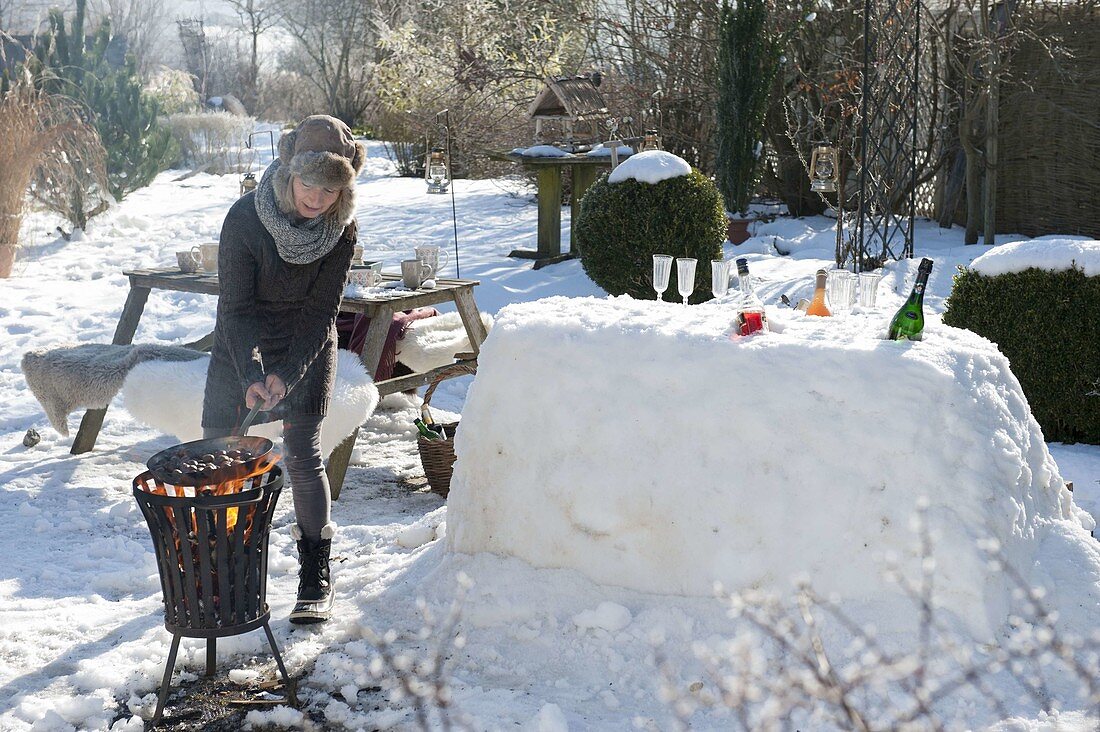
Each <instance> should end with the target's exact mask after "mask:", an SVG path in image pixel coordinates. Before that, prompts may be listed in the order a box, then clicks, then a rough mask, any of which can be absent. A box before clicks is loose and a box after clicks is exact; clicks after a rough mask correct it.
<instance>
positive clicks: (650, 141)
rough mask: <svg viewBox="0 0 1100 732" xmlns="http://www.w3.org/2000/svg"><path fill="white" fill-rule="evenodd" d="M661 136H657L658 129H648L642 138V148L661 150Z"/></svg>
mask: <svg viewBox="0 0 1100 732" xmlns="http://www.w3.org/2000/svg"><path fill="white" fill-rule="evenodd" d="M660 149H661V138H660V137H658V136H657V130H646V131H645V137H643V138H642V150H660Z"/></svg>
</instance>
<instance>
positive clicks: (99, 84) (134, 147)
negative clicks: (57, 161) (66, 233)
mask: <svg viewBox="0 0 1100 732" xmlns="http://www.w3.org/2000/svg"><path fill="white" fill-rule="evenodd" d="M85 2H86V0H77V3H76V12H75V14H74V16H73V19H72V23H71V26H70V28H69V29H66V23H65V17H64V15H63V14H62V13H61V11H59V10H56V9H55V10H51V11H50V15H49V30H48V31H47V32H46V33H44V34H42V35H41V36H40V37H39V39H38V43H37V45H36V47H35V49H34V56H33V58H31V59H29V60H28V66H29V68H30V70H31V72H32V74H33V76H34V78H35V84H36V86H38V87H39V88H40V89H42V90H43V91H46V92H49V93H53V94H62V95H65V96H68V97H71V98H73V99H74V100H76V101H77V102H78V103H79V104H80V105H81V106H82V107H83V109H84V113H85V114H86V115H87V121H88V122H90V123H91V124H92V125H94V127H95V128H96V130H97V131H98V133H99V137H100V140H101V141H102V144H103V146H104V148H105V149H106V151H107V170H106V173H107V181H106V182H107V186H106V187H107V190H103V185H102V181H101V180H99V179H97V177H96V176H91V175H87V176H83V177H82V176H81V173H82V168H81V166H80V165H76V166H74V172H75V175H76V177H77V178H78V180H77V181H76V182H75V183H74V182H71V181H69V182H67V183H65V184H64V185H62V184H61V183H60V181H58V180H53V179H50V178H48V177H44V176H40V177H39V178H38V179H37V180H36V182H35V187H34V189H33V190H32V193H33V194H34V195H35V197H36V198H38V199H39V200H41V201H42V202H44V203H46V204H47V205H48V206H50V207H51V208H53V209H54V210H56V211H58V212H59V213H62V214H63V215H65V216H66V217H67V218H68V219H69V221H70V222H71V223H72V224H73V225H74V226H77V227H80V228H83V227H84V225H85V223H86V221H87V219H88V218H90V217H92V216H94V215H96V214H97V213H99V212H101V211H103V210H105V209H106V207H107V203H108V194H109V195H110V196H111V197H113V198H115V199H116V200H121V199H122V198H123V197H124V196H125V195H126V194H128V193H130V192H131V191H134V190H137V189H138V188H141V187H142V186H145V185H148V183H149V182H150V181H151V180H152V179H153V178H154V177H155V176H156V174H157V173H159V172H160V171H161V170H164V169H165V168H166V167H168V165H169V164H171V162H172V161H173V160H174V159H175V155H176V150H175V144H174V141H173V140H172V136H171V133H170V132H169V131H168V130H167V129H164V128H161V127H159V126H158V124H157V115H158V112H159V110H158V109H157V103H156V101H155V100H154V99H153V98H151V97H150V96H148V95H147V94H145V93H144V92H143V90H142V83H141V79H140V77H139V75H138V73H137V66H136V62H135V61H134V59H133V57H132V56H129V55H127V56H126V57H125V59H124V61H123V62H122V64H121V65H119V64H115V63H112V62H111V60H110V55H111V52H112V51H113V50H114V49H113V47H114V46H115V45H117V43H118V41H116V40H115V39H114V38H113V36H112V35H111V26H110V23H109V22H108V21H106V20H105V21H103V22H102V23H101V24H100V26H99V27H98V29H97V30H96V33H95V36H94V37H93V39H92V41H91V43H90V44H88V43H87V40H86V36H85V33H84V15H85ZM119 40H121V39H119Z"/></svg>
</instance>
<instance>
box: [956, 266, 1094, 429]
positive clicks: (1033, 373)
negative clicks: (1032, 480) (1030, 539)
mask: <svg viewBox="0 0 1100 732" xmlns="http://www.w3.org/2000/svg"><path fill="white" fill-rule="evenodd" d="M943 322H944V323H947V324H948V325H954V326H957V327H960V328H967V329H969V330H972V331H974V332H975V333H978V334H979V335H982V336H985V337H986V338H988V339H989V340H991V341H993V342H994V343H996V344H997V346H998V347H999V348H1000V349H1001V352H1002V353H1003V354H1004V355H1005V356H1006V357H1007V358H1008V360H1009V363H1010V364H1011V365H1012V372H1013V373H1014V374H1016V378H1018V379H1019V380H1020V385H1021V386H1022V387H1023V389H1024V394H1025V395H1026V396H1027V399H1028V402H1029V403H1030V404H1031V411H1032V414H1034V415H1035V419H1036V420H1037V421H1038V422H1039V424H1040V425H1041V426H1042V428H1043V435H1044V437H1045V438H1046V439H1047V440H1051V441H1058V442H1087V443H1091V444H1094V445H1096V444H1100V337H1098V336H1100V276H1098V277H1086V276H1085V274H1084V272H1083V271H1082V270H1080V269H1076V268H1075V269H1070V270H1065V271H1059V272H1048V271H1043V270H1039V269H1035V268H1030V269H1027V270H1025V271H1023V272H1016V273H1010V274H1002V275H997V276H994V277H988V276H985V275H982V274H980V273H978V272H974V271H972V270H966V269H963V270H961V271H960V273H959V274H958V275H956V277H955V283H954V287H953V289H952V291H951V296H950V297H949V298H948V300H947V304H946V311H945V312H944V316H943Z"/></svg>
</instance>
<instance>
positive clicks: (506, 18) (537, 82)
mask: <svg viewBox="0 0 1100 732" xmlns="http://www.w3.org/2000/svg"><path fill="white" fill-rule="evenodd" d="M571 1H572V0H560V2H559V3H558V7H556V8H555V7H554V4H553V3H545V2H541V1H540V0H512V2H510V3H509V4H508V5H507V10H508V12H507V13H503V12H501V8H500V3H499V2H497V1H496V0H466V1H465V2H463V3H461V4H456V3H449V2H439V1H438V0H435V1H433V2H432V3H431V4H425V5H422V6H421V8H420V9H419V10H418V11H417V12H416V13H414V14H409V15H406V16H405V17H404V19H403V20H402V19H401V15H400V14H397V15H396V18H397V20H396V21H391V20H380V21H379V28H380V29H381V38H380V42H379V51H380V55H381V58H380V60H379V61H378V63H377V65H376V66H375V75H374V81H375V89H376V93H377V95H378V101H379V106H380V110H379V111H380V114H379V115H378V116H377V117H376V118H375V121H376V122H377V123H378V125H379V127H380V128H381V130H382V132H383V134H385V135H386V136H387V137H388V138H389V139H391V140H396V141H400V142H402V143H406V146H405V147H403V148H401V151H403V152H407V153H408V155H407V156H405V165H406V167H409V168H413V167H415V159H416V158H417V157H419V155H418V154H417V153H419V154H422V152H423V151H422V149H421V148H420V147H419V145H417V146H416V153H414V152H413V149H412V145H411V144H412V143H419V144H421V145H422V144H423V142H424V140H425V138H429V140H430V142H431V144H442V143H443V142H444V139H443V136H442V134H441V132H442V131H441V129H440V126H439V124H438V123H439V122H440V121H444V118H445V120H446V121H449V137H450V141H451V144H452V147H451V153H452V161H453V162H454V163H455V167H456V168H457V169H458V170H459V172H460V174H462V175H469V174H470V173H471V172H472V171H475V170H476V171H477V172H480V169H481V166H483V165H485V162H484V160H485V157H484V156H483V155H480V154H477V153H478V152H479V151H480V149H481V148H493V147H496V148H501V147H503V148H505V149H508V148H511V147H513V146H515V145H516V144H517V143H518V142H519V141H520V140H522V139H524V138H526V137H527V134H528V125H529V120H528V118H527V114H526V108H527V106H528V105H529V104H530V102H531V100H532V99H533V98H534V96H535V94H536V93H537V92H538V90H539V88H540V87H541V85H542V82H543V80H544V79H545V78H546V77H548V76H557V75H564V74H567V73H569V72H575V71H576V70H577V69H578V65H579V64H580V63H581V59H582V58H583V53H584V35H583V34H578V33H574V32H573V27H572V24H570V23H566V22H564V21H563V20H562V19H563V18H564V17H565V16H566V15H568V14H569V13H568V10H566V9H565V7H566V6H568V5H570V3H571ZM443 110H447V114H446V115H444V116H443V117H440V118H439V119H437V114H438V113H440V112H441V111H443ZM396 149H397V148H395V150H396ZM410 163H412V164H411V165H410Z"/></svg>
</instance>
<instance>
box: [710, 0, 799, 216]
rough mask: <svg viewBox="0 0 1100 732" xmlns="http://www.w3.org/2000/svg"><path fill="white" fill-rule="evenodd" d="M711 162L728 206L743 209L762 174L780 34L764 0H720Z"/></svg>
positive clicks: (776, 70)
mask: <svg viewBox="0 0 1100 732" xmlns="http://www.w3.org/2000/svg"><path fill="white" fill-rule="evenodd" d="M720 23H721V25H720V28H719V39H718V105H717V106H718V119H717V138H718V150H717V153H716V160H715V168H716V176H715V177H716V182H717V184H718V189H719V190H720V191H721V192H722V196H723V198H725V201H726V207H727V209H728V210H729V211H730V212H732V213H744V212H746V211H747V210H748V207H749V201H751V200H752V194H753V192H754V191H755V189H756V184H757V183H758V182H759V180H760V171H761V167H760V159H761V157H762V155H763V147H762V144H763V143H762V141H763V139H764V118H765V115H766V114H767V110H768V98H769V95H770V93H771V87H772V82H773V81H774V80H775V75H776V73H777V72H778V70H779V58H780V49H781V48H782V43H783V42H784V39H783V38H780V37H777V36H775V35H773V34H772V33H769V29H768V9H767V5H766V4H765V0H737V5H736V6H732V5H730V2H729V0H723V1H722V13H721V19H720Z"/></svg>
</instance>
